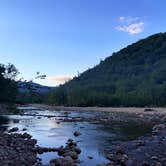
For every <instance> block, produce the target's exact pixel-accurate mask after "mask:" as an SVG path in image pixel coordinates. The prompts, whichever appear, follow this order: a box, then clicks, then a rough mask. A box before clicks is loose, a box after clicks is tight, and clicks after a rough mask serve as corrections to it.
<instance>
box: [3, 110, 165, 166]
mask: <svg viewBox="0 0 166 166" xmlns="http://www.w3.org/2000/svg"><path fill="white" fill-rule="evenodd" d="M143 112H145V113H142V112H140V113H129V112H127V113H124V112H109V113H108V112H106V113H105V112H94V113H93V114H92V113H91V112H82V113H80V112H73V111H67V110H62V111H54V110H52V111H44V110H42V109H41V108H40V109H34V110H33V111H27V110H26V111H24V112H22V113H21V114H20V115H10V116H9V119H10V122H7V124H5V125H3V127H5V126H6V125H7V126H8V125H9V127H8V128H7V130H5V129H3V130H2V131H1V133H0V162H1V163H2V165H6V166H7V165H11V166H12V165H13V166H15V165H16V166H17V165H23V166H24V165H25V166H33V165H36V166H37V165H44V166H46V165H47V166H48V165H51V166H76V165H80V166H89V165H90V166H93V165H94V166H95V165H98V166H99V165H100V166H161V165H163V166H165V165H166V157H165V156H166V150H165V149H166V126H165V122H166V120H165V119H166V118H165V115H164V114H163V113H162V114H161V113H157V112H155V110H153V109H147V108H146V109H144V110H143ZM151 112H153V113H151ZM5 117H6V116H5ZM7 117H8V116H7ZM117 124H120V126H121V127H120V128H122V130H120V131H118V132H120V134H121V135H122V133H123V132H124V133H125V134H127V133H128V132H129V135H130V132H134V130H137V131H135V132H142V134H141V133H140V134H138V136H139V137H138V136H136V135H135V136H134V137H131V138H127V139H124V140H125V141H124V140H123V139H122V140H123V141H122V140H121V139H119V138H117V136H118V135H117V131H116V130H119V129H120V128H117ZM121 124H122V125H121ZM126 124H127V125H128V126H129V127H130V128H128V129H127V130H126V129H125V128H124V129H123V127H124V126H125V125H126ZM49 125H51V126H50V127H51V128H50V129H49V128H48V127H49ZM66 125H67V126H66ZM11 126H13V127H12V128H11ZM39 126H41V127H39ZM60 126H61V127H60ZM64 126H66V127H67V128H66V127H65V128H64ZM92 126H93V127H92ZM109 126H110V127H111V129H109V128H110V127H109ZM138 126H142V129H139V130H138V128H137V127H138ZM53 127H54V128H53ZM35 128H36V129H35ZM43 128H44V130H43V131H42V132H41V129H43ZM47 128H48V129H49V130H48V131H47V132H46V129H47ZM146 128H147V129H148V130H147V131H148V132H146V131H144V132H143V130H145V129H146ZM1 129H2V126H1ZM34 129H35V130H34ZM114 130H115V133H114ZM123 130H124V131H123ZM141 130H142V131H141ZM150 130H151V131H150ZM3 131H4V132H3ZM29 132H30V134H28V133H29ZM59 132H60V133H61V132H62V133H61V134H60V135H56V136H55V137H52V135H50V134H51V133H54V134H57V133H59ZM100 132H101V133H100ZM110 132H111V133H110ZM46 133H47V134H48V135H50V136H47V135H45V134H46ZM65 133H68V134H67V135H64V134H65ZM113 133H114V134H116V135H115V139H114V138H113V136H114V135H112V134H113ZM141 135H143V136H141ZM57 136H58V137H57ZM125 137H126V136H125ZM125 137H124V138H125ZM41 139H42V140H44V144H43V143H42V142H41V141H42V140H41ZM54 139H55V141H54ZM61 139H62V140H61ZM98 139H99V140H98ZM108 139H110V140H111V141H108ZM129 139H131V140H129ZM64 140H65V142H66V145H64V143H63V142H64ZM49 141H50V143H49ZM57 141H58V142H59V143H57ZM43 145H44V146H43ZM96 146H97V147H96ZM89 147H91V148H92V149H91V148H90V150H89ZM94 147H96V148H100V149H102V153H103V157H105V160H104V159H99V158H101V156H100V155H97V153H96V152H97V151H96V150H97V149H94ZM94 150H95V153H94ZM86 151H87V152H86ZM100 153H101V152H100ZM45 154H46V156H47V155H49V154H51V155H52V157H49V160H48V162H45V163H43V161H42V159H43V157H42V156H45ZM102 161H103V162H102Z"/></svg>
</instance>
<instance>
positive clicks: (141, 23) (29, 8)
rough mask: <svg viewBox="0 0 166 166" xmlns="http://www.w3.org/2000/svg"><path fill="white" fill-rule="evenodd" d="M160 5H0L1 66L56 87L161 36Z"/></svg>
mask: <svg viewBox="0 0 166 166" xmlns="http://www.w3.org/2000/svg"><path fill="white" fill-rule="evenodd" d="M165 7H166V1H165V0H158V1H156V0H139V1H133V0H125V1H122V0H0V63H5V64H6V63H8V62H10V63H13V64H15V66H16V67H17V68H18V69H19V71H20V72H21V73H22V74H21V76H23V77H24V78H25V79H27V80H29V79H31V78H33V77H34V76H35V73H36V72H37V71H40V72H41V73H44V74H46V75H47V76H48V78H47V79H46V80H44V81H41V80H36V82H39V83H41V84H45V85H51V86H55V85H57V84H59V83H62V82H63V80H65V79H68V78H71V77H72V76H74V75H76V74H77V72H78V71H79V72H83V71H85V70H86V69H88V68H90V67H93V66H94V65H96V64H98V63H99V61H100V59H104V58H105V57H107V56H109V55H111V54H112V52H115V51H118V50H119V49H121V48H123V47H125V46H127V45H128V44H131V43H133V42H136V41H137V40H139V39H142V38H145V37H147V36H149V35H151V34H154V33H158V32H165V31H166V21H165V17H166V12H165Z"/></svg>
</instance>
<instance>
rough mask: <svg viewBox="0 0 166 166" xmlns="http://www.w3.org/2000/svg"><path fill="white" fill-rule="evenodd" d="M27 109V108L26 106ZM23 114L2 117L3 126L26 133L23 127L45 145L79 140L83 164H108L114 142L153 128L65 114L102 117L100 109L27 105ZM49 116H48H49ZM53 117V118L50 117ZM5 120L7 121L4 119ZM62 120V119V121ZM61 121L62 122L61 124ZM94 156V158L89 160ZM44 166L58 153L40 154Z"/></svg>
mask: <svg viewBox="0 0 166 166" xmlns="http://www.w3.org/2000/svg"><path fill="white" fill-rule="evenodd" d="M23 109H24V108H23ZM26 109H27V110H26V112H25V113H24V114H23V115H4V116H3V117H5V118H6V119H4V118H2V117H1V120H0V123H1V127H4V128H5V130H8V129H10V128H13V127H18V128H19V132H20V133H23V132H25V131H23V128H26V129H27V131H26V132H27V133H29V134H31V135H32V136H33V138H35V139H37V141H38V145H40V146H43V147H59V146H61V145H65V143H66V142H67V140H68V139H69V138H72V139H73V140H75V141H77V142H78V146H79V147H80V148H81V150H82V153H81V154H80V156H79V159H80V160H81V161H82V162H81V163H80V164H79V165H80V166H95V165H96V164H99V163H107V160H106V159H105V157H104V152H105V150H106V149H109V148H110V147H111V145H112V143H113V142H114V141H120V140H131V139H135V138H137V137H138V136H141V135H144V134H145V133H147V132H148V131H150V127H145V126H143V125H138V124H135V123H125V124H124V123H114V124H112V125H111V124H107V125H106V124H100V123H90V122H63V120H62V119H63V118H64V117H65V116H68V117H77V116H83V117H93V116H100V115H101V114H102V115H103V114H106V116H107V114H108V113H103V112H101V113H99V112H79V111H72V112H71V111H70V112H69V113H68V114H66V113H65V111H63V110H62V111H57V110H55V111H49V110H45V111H43V110H42V111H41V110H38V109H33V108H29V109H28V108H27V107H26ZM47 115H48V116H47ZM50 116H51V117H50ZM2 119H3V120H2ZM60 120H61V121H60ZM59 121H60V123H58V122H59ZM74 131H80V132H81V135H80V136H79V137H74V135H73V133H74ZM88 156H92V157H93V159H89V158H88ZM39 157H40V158H41V159H42V163H43V165H48V164H49V161H50V160H51V159H53V158H56V157H58V156H57V154H56V152H49V153H44V154H42V155H40V156H39Z"/></svg>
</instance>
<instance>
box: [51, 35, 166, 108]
mask: <svg viewBox="0 0 166 166" xmlns="http://www.w3.org/2000/svg"><path fill="white" fill-rule="evenodd" d="M49 102H50V103H53V104H56V105H70V106H151V105H153V106H166V33H159V34H155V35H152V36H150V37H148V38H146V39H143V40H140V41H138V42H136V43H134V44H132V45H129V46H128V47H126V48H124V49H122V50H120V51H119V52H117V53H113V54H112V56H110V57H108V58H106V59H105V60H104V61H101V62H100V64H98V65H97V66H95V67H94V68H92V69H88V70H87V71H85V72H84V73H82V74H80V76H78V77H75V78H74V79H73V80H71V81H69V82H68V83H66V84H64V85H60V86H59V87H58V88H56V89H55V90H53V91H52V92H51V93H50V95H49Z"/></svg>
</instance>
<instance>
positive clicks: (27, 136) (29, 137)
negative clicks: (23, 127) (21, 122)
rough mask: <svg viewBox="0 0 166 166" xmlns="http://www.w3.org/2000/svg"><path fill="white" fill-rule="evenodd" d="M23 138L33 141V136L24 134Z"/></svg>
mask: <svg viewBox="0 0 166 166" xmlns="http://www.w3.org/2000/svg"><path fill="white" fill-rule="evenodd" d="M22 137H23V138H27V139H31V138H32V136H31V135H30V134H28V133H24V134H23V135H22Z"/></svg>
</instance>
